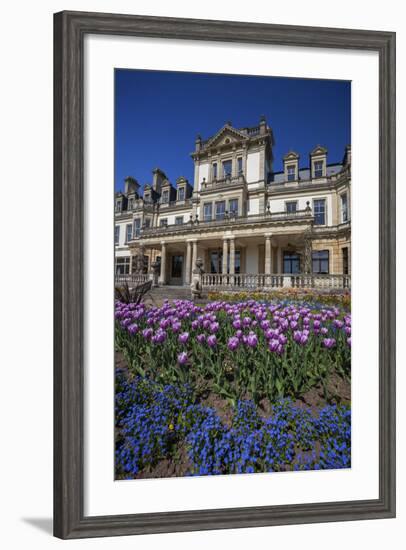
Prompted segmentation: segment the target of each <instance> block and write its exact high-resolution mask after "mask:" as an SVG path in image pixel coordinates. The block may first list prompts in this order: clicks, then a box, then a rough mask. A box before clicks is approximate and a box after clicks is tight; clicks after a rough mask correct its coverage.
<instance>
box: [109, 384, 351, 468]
mask: <svg viewBox="0 0 406 550" xmlns="http://www.w3.org/2000/svg"><path fill="white" fill-rule="evenodd" d="M116 428H117V443H116V476H117V477H119V478H121V479H126V478H127V479H130V478H133V477H135V476H137V474H139V473H140V472H141V471H142V470H143V469H144V468H146V467H149V468H153V467H154V466H156V465H157V464H158V463H159V461H160V460H162V459H165V458H166V459H170V460H176V459H177V457H178V456H179V449H180V448H181V447H182V448H184V449H186V452H187V457H188V464H189V467H188V471H187V472H186V474H187V475H213V474H232V473H253V472H274V471H285V470H294V469H295V470H309V469H332V468H349V467H350V466H351V411H350V409H349V407H347V406H337V405H327V406H325V407H323V408H322V409H320V410H319V411H318V412H317V413H312V412H311V410H310V408H300V407H297V406H295V405H294V404H293V403H292V402H291V401H290V400H289V399H282V400H279V401H277V402H276V403H274V404H273V406H272V414H271V416H270V417H269V418H263V417H261V416H260V415H259V413H258V409H257V407H256V405H255V404H254V403H253V402H252V401H248V400H240V401H238V402H237V404H236V406H235V408H234V415H233V418H232V422H231V426H226V425H225V424H224V423H223V422H222V421H221V419H220V417H219V416H218V414H217V413H216V411H215V410H214V409H212V408H209V407H204V406H202V405H200V404H196V403H195V402H194V398H193V392H192V390H191V388H190V387H188V386H187V385H185V386H182V387H179V386H174V385H166V386H164V387H162V386H161V385H159V384H157V383H155V382H153V381H151V380H148V379H146V378H140V377H137V378H134V379H133V380H130V381H129V380H128V379H127V378H126V377H125V376H124V375H123V374H121V373H118V374H117V387H116Z"/></svg>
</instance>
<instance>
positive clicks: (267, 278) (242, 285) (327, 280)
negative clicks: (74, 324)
mask: <svg viewBox="0 0 406 550" xmlns="http://www.w3.org/2000/svg"><path fill="white" fill-rule="evenodd" d="M202 285H203V288H205V289H206V290H224V289H229V290H238V289H241V290H244V289H249V290H261V289H270V288H276V289H278V288H303V289H313V288H314V289H318V290H343V289H350V288H351V276H350V275H322V274H310V275H306V274H298V275H292V274H289V273H284V274H277V275H267V274H263V273H259V274H255V273H238V274H235V275H229V274H227V275H223V274H220V273H205V274H204V275H202Z"/></svg>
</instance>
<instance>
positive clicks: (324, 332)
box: [320, 327, 328, 335]
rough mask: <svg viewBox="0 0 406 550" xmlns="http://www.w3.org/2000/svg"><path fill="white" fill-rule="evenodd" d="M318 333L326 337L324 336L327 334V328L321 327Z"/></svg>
mask: <svg viewBox="0 0 406 550" xmlns="http://www.w3.org/2000/svg"><path fill="white" fill-rule="evenodd" d="M320 332H321V334H324V335H326V334H328V328H326V327H321V329H320Z"/></svg>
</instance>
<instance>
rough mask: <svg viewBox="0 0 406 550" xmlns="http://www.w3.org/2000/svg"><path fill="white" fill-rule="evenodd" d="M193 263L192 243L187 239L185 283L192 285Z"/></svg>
mask: <svg viewBox="0 0 406 550" xmlns="http://www.w3.org/2000/svg"><path fill="white" fill-rule="evenodd" d="M191 263H192V243H191V242H190V241H187V243H186V266H185V284H187V285H190V281H191V278H190V272H191Z"/></svg>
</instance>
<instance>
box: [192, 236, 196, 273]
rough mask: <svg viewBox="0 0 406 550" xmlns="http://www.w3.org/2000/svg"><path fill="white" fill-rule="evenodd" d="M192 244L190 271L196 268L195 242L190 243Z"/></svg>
mask: <svg viewBox="0 0 406 550" xmlns="http://www.w3.org/2000/svg"><path fill="white" fill-rule="evenodd" d="M192 244H193V252H192V271H193V270H194V268H195V267H196V260H197V241H196V240H195V241H192Z"/></svg>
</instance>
